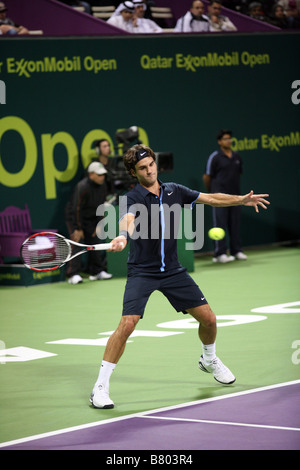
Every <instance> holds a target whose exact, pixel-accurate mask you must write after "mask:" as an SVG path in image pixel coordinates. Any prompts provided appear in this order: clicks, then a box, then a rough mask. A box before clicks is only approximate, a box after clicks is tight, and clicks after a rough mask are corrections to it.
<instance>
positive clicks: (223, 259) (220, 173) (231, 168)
mask: <svg viewBox="0 0 300 470" xmlns="http://www.w3.org/2000/svg"><path fill="white" fill-rule="evenodd" d="M231 137H232V132H231V131H230V130H227V129H222V130H220V131H219V132H218V134H217V142H218V145H219V150H216V151H215V152H213V153H212V154H211V155H210V156H209V158H208V160H207V164H206V169H205V173H204V175H203V182H204V184H205V187H206V189H207V191H208V192H212V193H226V194H241V192H240V179H241V174H242V168H243V163H242V159H241V156H240V155H239V154H238V153H236V152H234V151H233V150H232V149H231V145H232V138H231ZM212 216H213V225H214V227H221V228H223V229H224V230H227V231H228V236H229V241H230V243H229V245H230V256H228V255H227V243H226V238H225V237H224V238H223V239H222V240H218V241H215V242H214V258H213V261H214V262H218V263H228V262H229V261H234V260H235V259H237V260H246V259H247V256H246V255H245V253H243V251H242V245H241V239H240V222H241V207H239V206H233V207H213V208H212Z"/></svg>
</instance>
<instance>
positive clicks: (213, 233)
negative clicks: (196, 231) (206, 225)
mask: <svg viewBox="0 0 300 470" xmlns="http://www.w3.org/2000/svg"><path fill="white" fill-rule="evenodd" d="M208 236H209V238H211V239H212V240H222V238H224V237H225V230H223V229H222V228H220V227H214V228H211V229H210V230H209V231H208Z"/></svg>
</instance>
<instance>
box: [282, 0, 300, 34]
mask: <svg viewBox="0 0 300 470" xmlns="http://www.w3.org/2000/svg"><path fill="white" fill-rule="evenodd" d="M277 5H280V6H282V7H283V9H284V15H285V17H286V19H287V27H288V29H300V0H298V1H296V0H279V2H277ZM279 27H280V26H279Z"/></svg>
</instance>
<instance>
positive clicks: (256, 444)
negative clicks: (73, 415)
mask: <svg viewBox="0 0 300 470" xmlns="http://www.w3.org/2000/svg"><path fill="white" fill-rule="evenodd" d="M0 449H1V450H106V451H110V450H115V451H120V450H122V449H123V450H124V449H125V450H126V451H130V450H135V451H136V450H143V451H144V450H148V451H151V450H153V451H156V452H157V451H159V450H164V451H165V450H168V449H169V450H175V451H176V452H178V451H180V450H182V451H184V452H186V451H187V450H193V451H196V450H197V451H198V450H300V380H296V381H292V382H286V383H283V384H277V385H271V386H267V387H261V388H259V389H254V390H247V391H243V392H238V393H232V394H229V395H225V396H220V397H214V398H209V399H205V400H199V401H195V402H191V403H186V404H183V405H176V406H171V407H166V408H161V409H157V410H152V411H147V412H141V413H137V414H134V415H127V416H123V417H120V418H113V419H110V420H103V421H99V422H95V423H89V424H87V425H82V426H75V427H72V428H67V429H63V430H59V431H55V432H50V433H45V434H41V435H38V436H32V437H28V438H24V439H18V440H16V441H10V442H5V443H2V444H0ZM113 455H115V454H113ZM148 463H149V462H148Z"/></svg>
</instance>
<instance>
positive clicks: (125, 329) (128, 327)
mask: <svg viewBox="0 0 300 470" xmlns="http://www.w3.org/2000/svg"><path fill="white" fill-rule="evenodd" d="M137 322H138V319H137V318H135V316H133V315H124V316H123V317H122V322H121V324H122V333H123V334H124V335H125V336H126V337H127V338H128V337H129V336H130V335H131V333H133V331H134V329H135V327H136V324H137Z"/></svg>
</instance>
